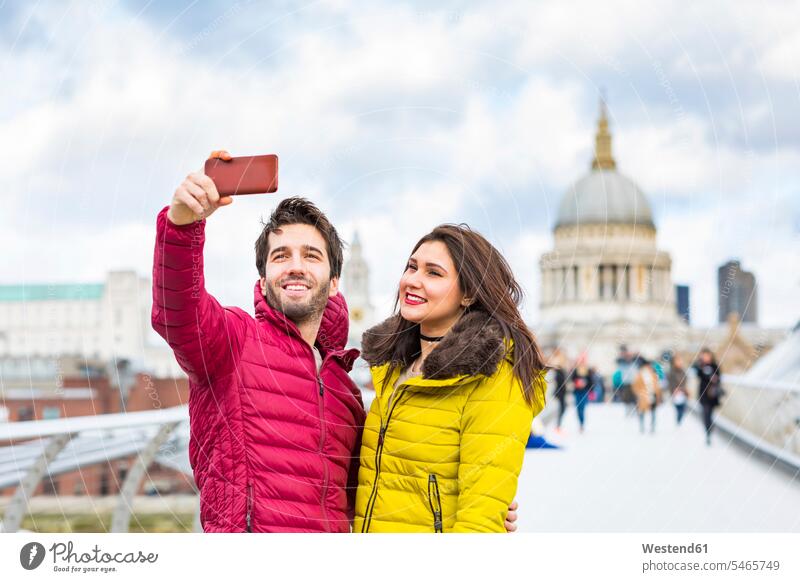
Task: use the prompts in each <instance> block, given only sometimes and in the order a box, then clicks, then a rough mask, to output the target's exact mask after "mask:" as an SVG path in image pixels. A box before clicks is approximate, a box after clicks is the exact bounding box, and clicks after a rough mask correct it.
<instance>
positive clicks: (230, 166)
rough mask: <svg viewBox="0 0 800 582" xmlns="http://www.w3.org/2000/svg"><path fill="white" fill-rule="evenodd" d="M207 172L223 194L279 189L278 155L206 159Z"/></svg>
mask: <svg viewBox="0 0 800 582" xmlns="http://www.w3.org/2000/svg"><path fill="white" fill-rule="evenodd" d="M205 173H206V175H207V176H209V177H210V178H211V179H212V180H214V185H215V186H216V187H217V191H218V192H219V193H220V195H222V196H232V195H238V194H266V193H270V192H275V191H276V190H277V189H278V156H276V155H272V154H270V155H266V156H242V157H238V158H231V159H230V160H228V161H225V160H221V159H219V158H211V159H209V160H206V166H205Z"/></svg>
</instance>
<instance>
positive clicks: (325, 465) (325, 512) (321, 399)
mask: <svg viewBox="0 0 800 582" xmlns="http://www.w3.org/2000/svg"><path fill="white" fill-rule="evenodd" d="M323 363H324V362H323ZM320 370H322V366H320ZM317 384H319V424H320V427H321V428H320V431H319V452H320V456H321V457H322V473H323V478H322V496H321V499H320V505H321V507H322V520H323V524H324V526H325V531H326V532H330V530H331V528H330V523H329V522H328V508H327V507H326V503H325V499H326V497H327V496H328V479H329V475H328V463H327V461H326V459H325V457H324V456H323V455H322V450H323V449H324V448H325V433H326V427H325V385H324V384H323V383H322V377H321V376H320V374H319V371H318V372H317Z"/></svg>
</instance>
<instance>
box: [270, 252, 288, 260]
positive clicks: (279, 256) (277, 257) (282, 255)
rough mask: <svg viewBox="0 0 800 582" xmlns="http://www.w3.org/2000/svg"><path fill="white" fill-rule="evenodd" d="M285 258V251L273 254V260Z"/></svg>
mask: <svg viewBox="0 0 800 582" xmlns="http://www.w3.org/2000/svg"><path fill="white" fill-rule="evenodd" d="M285 258H286V255H284V254H283V253H281V254H279V255H275V256H273V257H272V260H273V261H277V260H279V259H285Z"/></svg>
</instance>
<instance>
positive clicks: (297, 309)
mask: <svg viewBox="0 0 800 582" xmlns="http://www.w3.org/2000/svg"><path fill="white" fill-rule="evenodd" d="M267 240H268V245H269V252H268V254H267V262H266V265H265V275H266V276H265V277H262V278H261V292H262V293H263V294H264V297H265V298H266V300H267V303H269V305H270V306H271V307H272V308H273V309H276V310H278V311H280V312H282V313H284V314H285V315H286V317H288V318H289V319H291V320H292V321H294V322H295V323H300V322H303V321H307V320H310V319H315V318H318V317H320V316H322V312H323V311H325V306H326V305H327V303H328V297H333V296H334V295H336V293H337V292H338V289H339V280H338V278H331V266H330V261H329V259H328V252H327V246H326V244H325V239H324V238H323V237H322V234H321V233H320V232H319V231H318V230H317V229H316V228H315V227H314V226H312V225H310V224H287V225H285V226H282V227H281V228H280V230H279V231H276V232H271V233H270V234H269V237H268V239H267Z"/></svg>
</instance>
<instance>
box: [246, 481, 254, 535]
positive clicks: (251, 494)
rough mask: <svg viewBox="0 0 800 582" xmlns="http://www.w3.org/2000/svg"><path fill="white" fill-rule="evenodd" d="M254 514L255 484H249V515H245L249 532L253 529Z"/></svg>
mask: <svg viewBox="0 0 800 582" xmlns="http://www.w3.org/2000/svg"><path fill="white" fill-rule="evenodd" d="M252 515H253V484H252V483H248V484H247V515H246V516H245V520H246V522H247V530H246V531H247V533H251V532H252V531H253V527H252V524H251V519H252Z"/></svg>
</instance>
